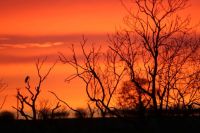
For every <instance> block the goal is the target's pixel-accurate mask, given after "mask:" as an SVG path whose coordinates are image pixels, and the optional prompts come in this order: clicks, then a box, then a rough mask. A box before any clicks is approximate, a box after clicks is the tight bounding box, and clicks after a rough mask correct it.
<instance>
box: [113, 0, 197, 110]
mask: <svg viewBox="0 0 200 133" xmlns="http://www.w3.org/2000/svg"><path fill="white" fill-rule="evenodd" d="M121 2H122V4H123V5H124V7H125V8H126V10H127V11H128V13H129V16H128V17H127V19H126V21H125V23H126V24H127V26H128V27H130V29H125V30H123V31H121V32H117V33H116V34H115V35H114V36H112V37H110V38H109V39H110V46H109V48H110V49H111V50H112V51H113V52H114V53H116V54H117V56H118V57H119V60H118V61H120V62H124V67H125V68H126V70H127V75H128V76H129V78H130V82H132V83H133V85H131V86H130V88H131V89H130V90H132V91H133V92H135V93H136V94H134V95H135V96H134V97H136V96H137V95H138V96H141V99H142V100H144V99H145V98H147V99H146V100H147V101H149V100H150V101H151V103H150V104H149V108H150V107H153V108H154V110H155V111H156V110H160V111H162V109H163V107H164V106H165V107H166V109H169V106H171V107H172V105H173V102H174V103H176V102H178V103H180V104H183V106H184V108H187V106H188V105H189V104H191V103H192V101H193V103H198V102H197V100H198V98H197V97H199V92H198V89H194V88H199V87H197V86H199V84H198V85H197V83H198V82H199V81H197V80H196V79H199V78H196V76H192V75H193V74H194V75H198V74H197V73H198V72H199V68H197V67H195V65H196V64H195V62H199V61H198V60H199V59H197V58H199V54H198V52H199V48H200V42H199V39H198V38H197V37H196V35H194V34H192V32H191V29H192V28H191V27H190V18H189V17H186V18H185V19H184V18H182V17H180V16H179V15H180V14H179V11H181V10H183V9H184V8H186V7H187V5H188V0H173V1H172V0H162V1H159V0H134V3H135V7H134V8H130V9H129V7H128V6H126V4H125V3H124V2H123V1H121ZM194 47H195V48H194ZM194 56H195V57H197V58H195V59H194ZM192 62H193V63H192ZM190 67H192V68H195V69H191V68H190ZM139 79H145V80H146V84H141V82H139ZM137 91H138V94H137ZM125 95H126V94H125ZM141 99H140V100H141ZM148 99H149V100H148ZM192 99H193V100H192ZM132 100H133V99H132ZM138 101H139V99H138Z"/></svg>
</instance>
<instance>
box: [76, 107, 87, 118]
mask: <svg viewBox="0 0 200 133" xmlns="http://www.w3.org/2000/svg"><path fill="white" fill-rule="evenodd" d="M76 110H77V112H75V113H74V117H75V118H86V117H87V111H86V110H85V109H83V108H78V109H76Z"/></svg>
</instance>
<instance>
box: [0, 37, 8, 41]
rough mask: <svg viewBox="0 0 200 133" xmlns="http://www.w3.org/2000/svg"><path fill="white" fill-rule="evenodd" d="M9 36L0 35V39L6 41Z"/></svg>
mask: <svg viewBox="0 0 200 133" xmlns="http://www.w3.org/2000/svg"><path fill="white" fill-rule="evenodd" d="M9 39H10V38H8V37H0V41H6V40H9Z"/></svg>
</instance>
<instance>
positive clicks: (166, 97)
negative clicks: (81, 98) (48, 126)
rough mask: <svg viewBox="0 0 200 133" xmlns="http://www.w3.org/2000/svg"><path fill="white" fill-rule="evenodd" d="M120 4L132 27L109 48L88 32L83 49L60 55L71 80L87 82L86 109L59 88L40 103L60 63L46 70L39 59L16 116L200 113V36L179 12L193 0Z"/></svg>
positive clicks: (137, 0)
mask: <svg viewBox="0 0 200 133" xmlns="http://www.w3.org/2000/svg"><path fill="white" fill-rule="evenodd" d="M121 3H122V5H123V6H124V8H125V9H126V10H127V13H128V15H127V16H126V17H125V19H124V21H125V24H126V25H127V27H128V28H126V29H125V28H124V29H123V30H120V31H117V32H116V33H115V34H112V35H109V36H108V45H107V51H103V50H102V49H101V47H97V45H88V41H87V39H86V38H85V37H83V39H82V41H81V42H80V47H81V53H80V51H79V53H78V52H77V51H78V50H77V49H76V48H75V46H74V45H72V46H71V49H70V50H71V57H68V56H65V53H59V54H58V57H59V61H60V62H62V63H63V64H67V65H70V66H72V68H73V69H74V74H73V75H69V76H68V77H67V78H66V81H72V80H74V79H76V78H78V79H79V80H81V81H82V82H84V83H85V88H83V89H85V90H86V94H87V96H88V107H87V109H80V108H78V109H76V108H73V105H69V104H68V103H67V102H66V101H63V100H62V99H60V98H59V96H58V95H57V94H56V92H50V93H51V94H52V95H54V96H55V98H56V100H57V101H58V102H57V104H56V105H54V106H50V105H49V104H48V102H47V103H44V104H43V105H42V106H40V108H38V96H39V95H40V92H41V88H42V85H43V83H44V81H45V80H46V79H47V77H48V75H49V73H50V72H51V70H52V69H53V68H54V66H55V65H56V63H55V64H53V65H52V66H50V68H48V69H46V70H47V71H46V73H42V72H41V70H42V67H43V65H44V63H45V61H46V59H42V60H41V59H39V60H38V61H37V62H36V69H37V75H38V82H37V83H36V85H35V86H34V87H32V86H30V77H29V76H27V77H25V81H24V82H25V90H26V91H25V92H23V93H22V91H21V90H18V91H17V100H18V101H19V104H18V105H17V107H13V108H15V109H16V110H17V112H18V113H17V115H16V116H17V118H23V119H26V120H36V119H61V118H67V117H69V116H70V114H71V113H73V117H77V118H94V117H102V118H105V117H110V118H111V117H117V118H130V117H134V118H137V117H140V118H144V117H146V116H147V117H151V116H154V117H160V116H169V117H171V116H192V117H194V116H195V117H197V116H198V117H199V116H200V37H199V36H198V35H197V33H196V31H195V27H192V26H191V24H190V18H189V17H184V16H180V11H182V10H183V9H185V8H186V7H188V0H161V1H160V0H134V1H133V3H134V4H135V6H134V8H133V7H130V5H127V4H126V3H125V2H123V0H122V1H121ZM104 47H105V46H104ZM79 54H81V55H82V56H81V58H79ZM0 85H1V84H0ZM1 86H2V88H3V85H1ZM27 108H29V109H30V110H31V112H30V113H28V112H27V111H26V109H27ZM4 114H5V113H4ZM1 116H3V115H1Z"/></svg>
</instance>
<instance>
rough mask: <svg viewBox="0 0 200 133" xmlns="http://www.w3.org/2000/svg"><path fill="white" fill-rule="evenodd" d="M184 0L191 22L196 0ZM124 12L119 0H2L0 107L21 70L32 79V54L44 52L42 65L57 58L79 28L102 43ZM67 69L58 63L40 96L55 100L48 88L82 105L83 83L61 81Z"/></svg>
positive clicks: (11, 100)
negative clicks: (0, 86) (0, 85)
mask: <svg viewBox="0 0 200 133" xmlns="http://www.w3.org/2000/svg"><path fill="white" fill-rule="evenodd" d="M126 1H130V0H124V2H126ZM190 3H191V6H190V7H189V8H188V9H187V10H185V11H184V12H183V13H182V15H183V16H184V15H191V19H192V24H193V25H195V24H198V23H199V21H200V19H199V13H200V8H199V7H200V0H191V2H190ZM126 14H127V13H126V10H125V9H124V7H123V6H122V5H121V3H120V0H48V1H45V0H27V1H25V0H2V1H1V2H0V18H1V19H0V79H1V78H2V79H3V80H4V81H5V82H6V83H7V84H8V87H7V89H6V90H5V91H3V92H2V93H0V95H1V96H2V97H1V96H0V103H1V101H2V99H3V96H6V95H8V96H9V97H8V98H7V102H6V103H5V106H4V109H10V110H13V108H12V107H11V106H15V104H16V99H15V95H16V88H21V89H23V88H24V86H25V84H24V78H25V76H26V75H30V76H31V77H33V79H34V80H33V82H34V83H35V82H36V81H37V80H36V76H37V75H36V68H35V64H34V63H35V62H34V61H35V59H37V58H38V57H45V56H47V57H48V59H49V61H48V62H47V63H46V66H45V68H48V67H49V66H51V65H52V64H53V62H55V61H56V60H57V59H58V52H63V53H64V54H65V55H66V56H68V55H69V54H70V53H69V51H68V50H67V48H68V47H69V46H70V45H71V43H75V44H77V43H78V42H79V41H80V40H81V35H83V34H86V38H88V39H89V40H90V39H91V41H94V42H97V43H101V44H104V43H105V41H106V34H107V33H113V32H115V30H116V29H118V28H119V27H121V26H122V25H123V17H124V16H125V15H126ZM77 54H79V52H77ZM71 73H72V69H71V68H70V67H67V66H65V65H63V64H61V63H58V64H57V65H56V66H55V68H54V69H53V71H52V72H51V74H50V75H49V77H48V79H47V81H46V82H45V84H44V86H43V87H42V94H41V95H42V96H41V97H40V99H43V100H47V99H50V101H54V102H55V98H54V97H53V96H52V95H51V94H49V93H48V90H51V91H54V92H55V93H57V95H58V96H60V98H62V99H63V100H66V102H68V103H69V104H70V105H71V106H73V107H80V106H81V107H83V106H85V105H87V97H86V94H85V88H84V87H85V86H84V84H83V83H82V82H80V81H78V82H77V81H74V82H71V83H70V84H69V83H66V82H64V79H65V78H66V77H67V76H69V75H70V74H71Z"/></svg>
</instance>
